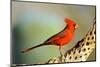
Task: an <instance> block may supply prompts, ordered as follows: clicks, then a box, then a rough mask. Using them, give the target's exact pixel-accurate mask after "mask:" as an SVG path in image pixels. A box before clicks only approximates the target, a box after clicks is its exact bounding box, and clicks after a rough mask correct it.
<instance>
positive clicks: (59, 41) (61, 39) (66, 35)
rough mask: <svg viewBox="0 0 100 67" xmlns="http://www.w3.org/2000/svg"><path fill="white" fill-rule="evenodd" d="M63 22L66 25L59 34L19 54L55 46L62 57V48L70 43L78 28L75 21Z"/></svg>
mask: <svg viewBox="0 0 100 67" xmlns="http://www.w3.org/2000/svg"><path fill="white" fill-rule="evenodd" d="M64 22H65V23H66V27H65V28H64V29H63V30H62V31H61V32H59V33H57V34H55V35H53V36H52V37H50V38H49V39H47V40H46V41H44V42H43V43H42V44H39V45H36V46H33V47H31V48H28V49H25V50H22V51H21V52H22V53H26V52H28V51H30V50H32V49H35V48H37V47H41V46H47V45H56V46H59V51H60V54H61V55H62V52H61V48H62V46H64V45H68V43H69V42H70V41H72V39H73V37H74V33H75V30H76V29H77V28H78V24H76V23H75V21H73V20H71V19H69V18H65V19H64Z"/></svg>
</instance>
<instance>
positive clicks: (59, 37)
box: [45, 31, 66, 43]
mask: <svg viewBox="0 0 100 67" xmlns="http://www.w3.org/2000/svg"><path fill="white" fill-rule="evenodd" d="M65 35H66V33H65V31H62V32H59V33H57V34H55V35H53V36H52V37H51V38H49V39H48V40H46V41H45V43H54V42H55V41H57V40H59V39H61V38H63V37H65Z"/></svg>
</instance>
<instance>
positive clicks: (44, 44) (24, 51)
mask: <svg viewBox="0 0 100 67" xmlns="http://www.w3.org/2000/svg"><path fill="white" fill-rule="evenodd" d="M47 44H48V43H42V44H40V45H36V46H33V47H31V48H28V49H25V50H22V51H21V53H26V52H28V51H30V50H32V49H35V48H37V47H41V46H46V45H47ZM48 45H50V44H48Z"/></svg>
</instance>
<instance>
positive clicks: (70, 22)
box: [64, 18, 79, 29]
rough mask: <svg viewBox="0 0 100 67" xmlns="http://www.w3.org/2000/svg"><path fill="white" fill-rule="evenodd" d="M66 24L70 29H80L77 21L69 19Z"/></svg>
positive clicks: (66, 19)
mask: <svg viewBox="0 0 100 67" xmlns="http://www.w3.org/2000/svg"><path fill="white" fill-rule="evenodd" d="M64 21H65V23H66V24H67V25H68V27H69V28H72V29H77V28H78V27H79V25H78V24H76V23H75V21H73V20H71V19H69V18H65V20H64Z"/></svg>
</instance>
